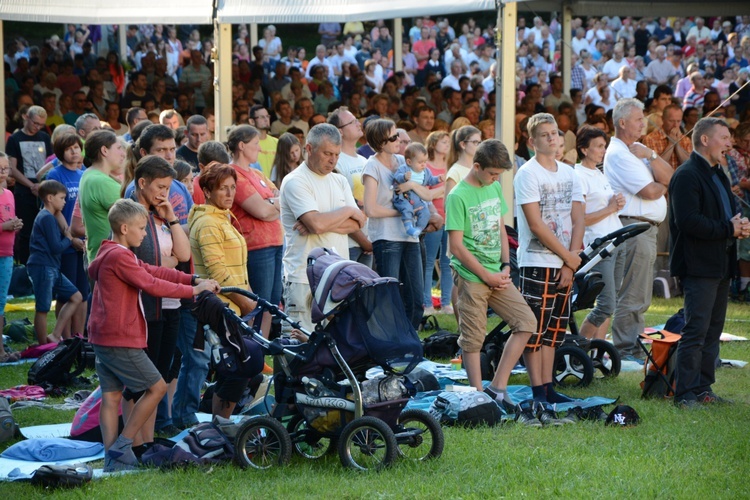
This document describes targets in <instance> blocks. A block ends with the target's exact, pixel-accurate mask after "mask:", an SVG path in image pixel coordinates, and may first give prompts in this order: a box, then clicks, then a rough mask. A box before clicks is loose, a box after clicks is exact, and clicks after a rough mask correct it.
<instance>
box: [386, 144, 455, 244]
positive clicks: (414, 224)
mask: <svg viewBox="0 0 750 500" xmlns="http://www.w3.org/2000/svg"><path fill="white" fill-rule="evenodd" d="M404 158H406V165H401V166H400V167H399V168H398V170H396V173H395V174H394V175H393V181H394V183H395V184H403V183H404V182H407V181H412V182H416V183H417V184H421V185H422V186H428V187H429V186H434V185H435V184H440V183H441V182H443V181H444V180H445V176H444V175H440V176H434V175H432V173H431V172H430V171H429V170H428V169H427V149H425V147H424V146H423V145H421V144H419V143H417V142H413V143H411V144H409V146H408V147H407V148H406V151H404ZM393 207H394V208H395V209H396V210H398V211H399V213H400V214H401V220H402V221H403V223H404V228H405V229H406V234H408V235H409V236H419V235H420V234H421V233H422V231H424V228H426V227H427V223H428V222H429V221H430V210H429V202H426V201H424V200H423V199H422V198H420V197H419V195H418V194H417V193H415V192H414V191H408V192H406V193H400V194H396V193H394V195H393Z"/></svg>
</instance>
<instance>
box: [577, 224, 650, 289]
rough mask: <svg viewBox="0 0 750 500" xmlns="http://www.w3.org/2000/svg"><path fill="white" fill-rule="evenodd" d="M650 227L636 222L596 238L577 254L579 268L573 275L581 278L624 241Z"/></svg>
mask: <svg viewBox="0 0 750 500" xmlns="http://www.w3.org/2000/svg"><path fill="white" fill-rule="evenodd" d="M650 227H651V224H649V223H648V222H638V223H635V224H630V225H628V226H625V227H622V228H620V229H618V230H616V231H612V232H611V233H609V234H607V235H605V236H601V237H599V238H596V239H595V240H594V241H592V242H591V244H590V245H589V246H587V247H586V248H584V249H583V250H582V251H581V253H580V254H579V255H580V257H581V267H579V268H578V271H576V273H575V277H576V278H582V277H583V276H585V275H586V273H587V272H589V271H590V270H591V269H592V268H593V267H594V266H595V265H597V264H598V263H599V262H601V261H602V260H603V259H606V258H607V257H609V256H610V255H611V254H612V251H613V250H614V249H615V248H616V247H618V246H619V245H620V244H622V243H623V242H624V241H625V240H628V239H630V238H633V237H634V236H638V235H639V234H641V233H642V232H644V231H647V230H648V229H649V228H650Z"/></svg>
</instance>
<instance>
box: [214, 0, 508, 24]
mask: <svg viewBox="0 0 750 500" xmlns="http://www.w3.org/2000/svg"><path fill="white" fill-rule="evenodd" d="M495 9H496V4H495V1H494V0H465V1H462V2H457V1H456V0H430V1H423V0H407V1H394V0H349V1H341V0H286V1H280V0H220V1H219V8H218V11H217V14H216V17H217V20H218V22H219V23H230V24H238V23H258V24H260V23H318V22H347V21H371V20H375V19H383V18H385V19H394V18H409V17H418V16H427V15H437V14H442V15H449V14H457V13H463V12H474V11H480V10H495Z"/></svg>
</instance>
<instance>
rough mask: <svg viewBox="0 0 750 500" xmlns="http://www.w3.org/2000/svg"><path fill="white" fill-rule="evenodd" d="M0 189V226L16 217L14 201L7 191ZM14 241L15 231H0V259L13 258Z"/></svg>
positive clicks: (10, 193)
mask: <svg viewBox="0 0 750 500" xmlns="http://www.w3.org/2000/svg"><path fill="white" fill-rule="evenodd" d="M0 189H2V191H3V192H2V193H0V224H2V223H4V222H5V221H7V220H9V219H12V218H13V217H15V216H16V199H15V198H13V193H12V192H11V191H10V190H9V189H3V188H0ZM15 241H16V232H15V231H3V230H2V229H0V257H13V243H14V242H15Z"/></svg>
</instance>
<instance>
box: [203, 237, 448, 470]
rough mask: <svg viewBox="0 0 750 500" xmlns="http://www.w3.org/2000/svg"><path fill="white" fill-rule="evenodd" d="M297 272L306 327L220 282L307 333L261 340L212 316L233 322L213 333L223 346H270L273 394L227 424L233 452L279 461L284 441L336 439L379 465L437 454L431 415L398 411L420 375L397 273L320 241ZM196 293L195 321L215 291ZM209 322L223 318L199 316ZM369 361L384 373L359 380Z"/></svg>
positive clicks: (345, 457) (334, 444) (253, 461)
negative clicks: (258, 409) (306, 293)
mask: <svg viewBox="0 0 750 500" xmlns="http://www.w3.org/2000/svg"><path fill="white" fill-rule="evenodd" d="M307 274H308V279H309V283H310V288H311V291H312V295H313V301H312V320H313V322H315V323H316V324H317V327H316V328H315V330H314V331H312V332H308V331H306V330H304V329H303V328H302V327H301V326H300V325H299V324H298V323H296V322H294V321H292V320H291V319H290V318H289V317H288V316H287V315H286V314H284V313H283V312H282V311H281V310H280V309H279V308H278V306H277V305H275V304H271V303H269V302H267V301H266V300H264V299H262V298H260V297H258V296H257V295H256V294H254V293H251V292H248V291H246V290H242V289H239V288H224V289H222V292H226V293H240V294H243V295H245V296H247V297H249V298H251V299H252V300H255V301H257V303H258V306H257V309H259V310H260V311H261V312H262V311H268V312H270V313H271V314H272V315H273V316H274V317H276V318H278V319H280V320H281V321H283V322H286V323H288V324H289V325H290V326H291V327H292V328H294V329H298V330H300V331H302V332H303V333H304V334H306V335H308V336H309V338H308V341H307V342H306V343H299V342H298V341H296V340H294V339H289V338H285V337H281V338H278V339H275V340H273V341H269V340H267V339H265V338H263V336H262V335H260V334H259V333H258V332H256V331H254V330H253V329H252V328H251V327H250V326H248V325H247V324H245V323H244V322H242V320H241V319H240V318H239V317H238V316H237V315H236V314H235V313H234V312H233V311H232V310H231V309H230V308H228V307H224V309H223V318H222V322H223V323H225V324H230V323H231V324H232V325H236V326H238V327H239V331H240V332H241V336H242V338H236V337H234V338H232V339H225V338H222V336H219V340H220V342H221V343H222V347H223V348H224V349H225V350H226V351H231V349H232V347H231V346H237V347H236V348H235V351H236V352H237V353H238V355H239V356H242V355H246V354H247V351H248V350H247V349H244V351H241V350H240V349H241V347H243V346H245V342H246V341H247V340H250V339H251V340H252V341H253V342H255V343H257V344H259V345H260V346H261V347H262V350H263V352H264V354H267V355H272V356H274V371H275V373H274V383H273V386H274V390H275V398H276V402H277V404H276V405H275V407H274V408H269V409H268V410H269V413H270V414H271V417H260V418H254V419H250V420H248V421H247V422H246V423H245V424H244V425H243V428H242V429H241V430H240V431H239V432H238V433H237V440H236V448H237V450H238V455H239V456H238V460H239V462H240V463H241V464H242V465H246V466H251V467H255V468H266V467H268V466H271V465H273V464H275V463H283V462H284V461H285V460H287V459H288V455H289V453H290V452H288V451H286V449H285V448H286V447H287V444H288V446H289V448H291V449H293V450H294V451H295V452H296V453H298V454H299V455H302V456H304V457H306V458H311V459H316V458H320V457H322V456H324V455H325V454H326V453H327V452H329V451H331V450H334V449H337V450H338V454H339V458H340V460H341V462H342V464H343V465H344V466H345V467H349V468H353V469H359V470H368V469H380V468H383V467H387V466H388V465H390V464H392V463H393V461H394V460H395V459H396V458H397V457H398V456H404V457H408V458H413V459H416V460H426V459H430V458H437V457H439V456H440V455H441V454H442V449H443V442H444V439H443V433H442V429H441V428H440V425H439V424H438V422H437V421H436V420H435V419H434V418H433V417H432V416H431V415H430V414H429V413H427V412H425V411H421V410H406V411H402V410H403V408H404V406H405V405H406V403H407V402H408V400H409V398H410V396H411V395H413V393H415V392H416V391H417V390H418V389H419V388H421V384H424V383H425V379H426V378H427V377H424V374H422V373H421V370H419V369H416V370H415V369H414V368H415V367H416V365H417V364H418V363H419V362H420V361H422V345H421V342H420V340H419V337H418V336H417V334H416V332H415V331H414V328H413V327H412V326H411V324H410V323H409V321H408V319H407V317H406V313H405V311H404V307H403V304H402V303H401V298H400V295H399V291H398V287H399V286H400V285H399V283H398V281H397V280H395V279H392V278H381V277H380V276H378V275H377V274H376V273H375V272H373V271H372V270H371V269H369V268H368V267H366V266H363V265H361V264H359V263H356V262H352V261H348V260H344V259H342V258H341V257H339V256H338V255H336V254H334V253H332V252H329V251H327V250H324V249H315V250H313V251H312V252H311V253H310V256H309V258H308V268H307ZM201 300H203V301H205V303H204V304H199V305H198V306H196V314H197V315H198V317H199V321H201V312H202V310H203V309H206V308H210V307H208V303H212V302H215V301H216V300H219V301H220V299H219V298H218V297H216V296H205V297H200V298H199V302H200V301H201ZM214 326H216V327H217V328H219V329H222V327H223V326H225V325H222V324H216V325H214V324H209V327H210V328H211V329H213V328H214ZM231 330H233V329H232V328H224V329H223V330H222V331H226V332H230V331H231ZM241 352H244V354H241ZM374 366H380V367H382V368H383V370H384V372H385V376H384V377H382V378H379V379H375V380H371V381H366V380H365V376H364V374H365V371H366V370H367V369H369V368H371V367H374ZM269 421H270V422H273V424H276V425H273V424H271V423H269ZM281 421H284V422H286V428H285V429H284V427H282V426H281V424H280V423H279V422H281ZM279 427H281V429H282V430H283V432H281V431H280V430H279Z"/></svg>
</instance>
